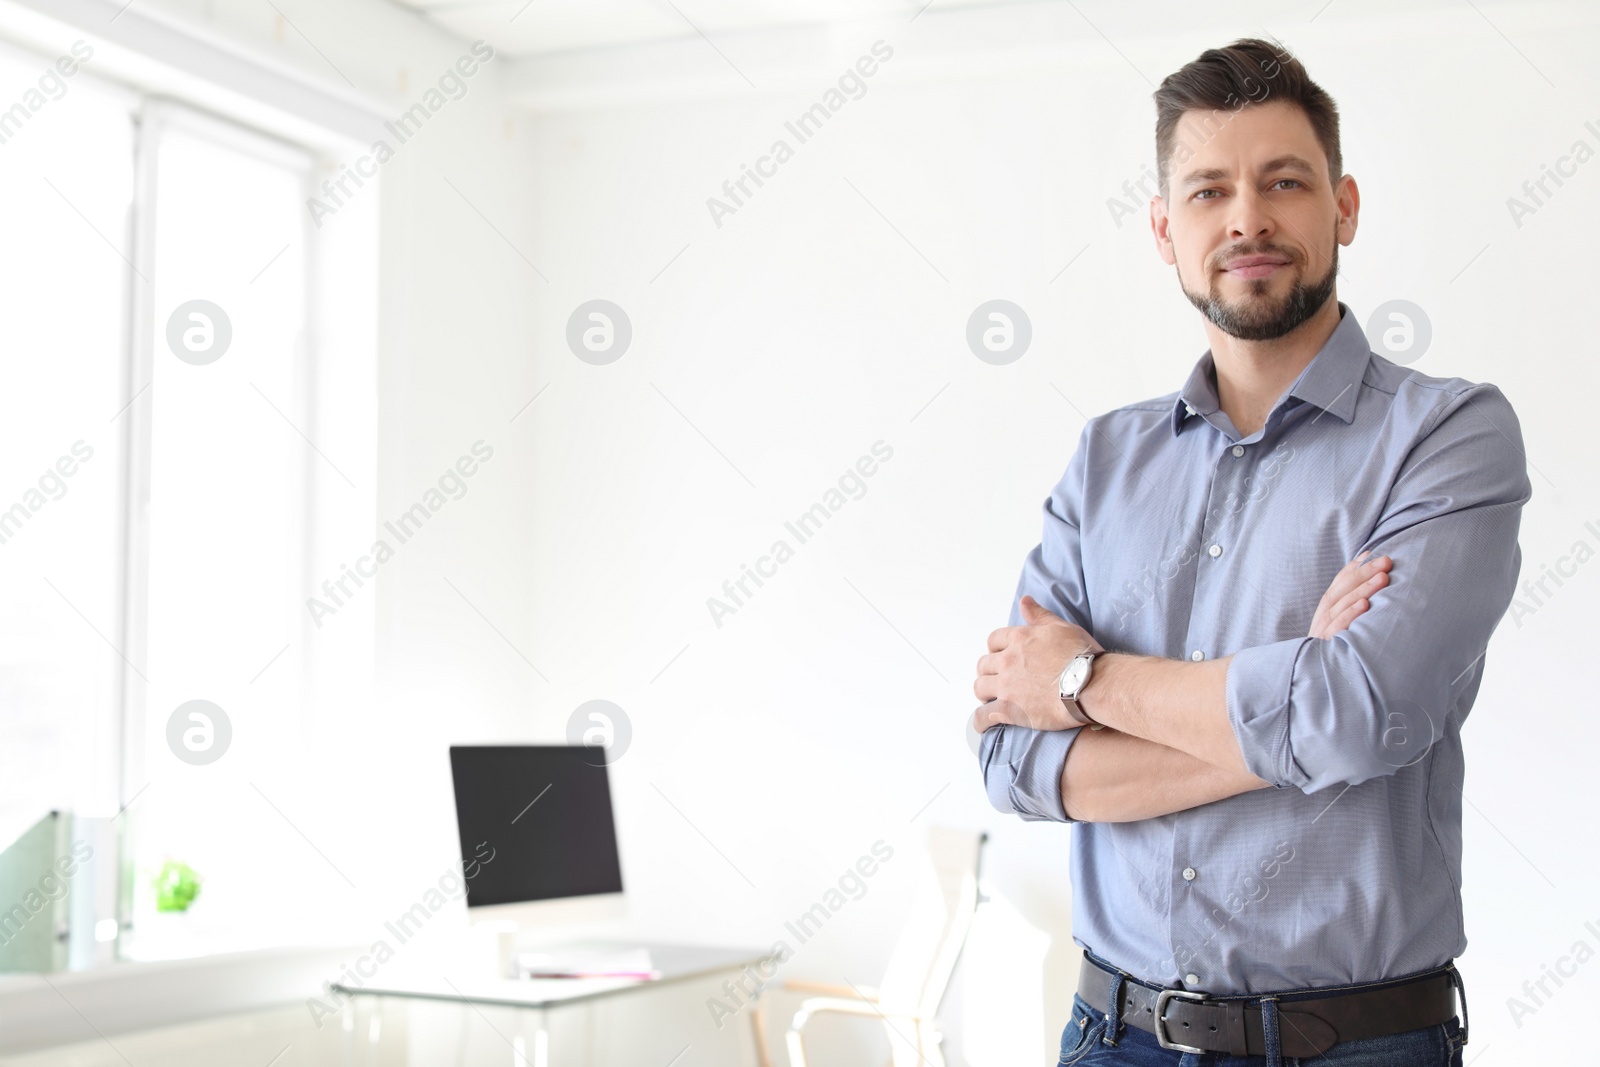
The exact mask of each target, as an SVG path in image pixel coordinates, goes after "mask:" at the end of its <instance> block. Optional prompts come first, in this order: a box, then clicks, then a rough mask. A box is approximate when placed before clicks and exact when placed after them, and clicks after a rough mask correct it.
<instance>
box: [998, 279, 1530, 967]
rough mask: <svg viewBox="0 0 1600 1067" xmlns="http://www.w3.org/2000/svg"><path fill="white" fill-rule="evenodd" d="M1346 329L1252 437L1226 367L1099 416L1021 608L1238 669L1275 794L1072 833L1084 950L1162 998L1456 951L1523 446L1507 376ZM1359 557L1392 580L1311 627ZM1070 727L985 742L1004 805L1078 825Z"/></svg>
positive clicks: (1233, 706) (1231, 704)
mask: <svg viewBox="0 0 1600 1067" xmlns="http://www.w3.org/2000/svg"><path fill="white" fill-rule="evenodd" d="M1339 311H1340V315H1341V318H1340V320H1339V325H1338V326H1337V327H1336V328H1335V330H1334V331H1333V333H1332V335H1330V336H1329V338H1328V340H1327V342H1326V343H1325V344H1324V345H1323V346H1322V348H1321V349H1320V350H1319V351H1318V353H1317V355H1316V357H1315V358H1314V359H1313V360H1312V361H1311V362H1310V363H1309V364H1308V365H1307V366H1306V368H1305V370H1304V371H1303V372H1302V373H1301V374H1300V376H1299V377H1298V378H1297V379H1296V380H1295V382H1294V384H1293V385H1291V386H1290V387H1289V388H1288V390H1286V391H1285V393H1284V394H1283V396H1281V397H1280V398H1279V399H1278V402H1277V404H1276V405H1275V406H1274V407H1273V409H1272V412H1271V414H1270V415H1269V416H1268V417H1267V420H1266V424H1265V425H1264V426H1263V427H1262V428H1261V429H1260V430H1258V431H1256V432H1255V433H1252V434H1250V435H1248V436H1241V435H1240V433H1239V432H1238V430H1237V429H1236V428H1235V426H1234V425H1233V422H1232V420H1231V419H1229V417H1228V416H1227V414H1225V413H1224V412H1223V411H1222V410H1221V409H1220V408H1219V407H1218V403H1217V389H1216V380H1215V369H1214V365H1213V362H1212V355H1211V352H1210V351H1209V350H1207V351H1206V353H1205V354H1204V355H1203V356H1201V358H1200V360H1199V362H1198V363H1197V364H1196V365H1195V367H1194V370H1193V372H1192V373H1191V374H1190V376H1189V380H1188V382H1187V383H1186V384H1185V385H1184V387H1183V389H1182V390H1181V391H1180V392H1177V393H1168V394H1167V395H1166V396H1163V397H1160V398H1158V399H1155V400H1151V401H1147V402H1144V403H1138V404H1129V405H1128V406H1126V407H1122V408H1118V409H1117V410H1115V411H1111V412H1108V413H1106V414H1104V415H1100V416H1097V417H1095V418H1093V419H1090V420H1089V422H1088V424H1087V425H1086V426H1085V427H1084V429H1083V432H1082V435H1081V436H1080V438H1079V440H1078V449H1077V452H1076V453H1075V454H1074V455H1073V456H1072V459H1071V461H1070V463H1069V464H1068V465H1067V469H1066V473H1065V474H1064V475H1063V476H1062V478H1061V481H1060V482H1059V483H1057V485H1056V486H1055V488H1054V490H1052V491H1051V493H1050V496H1049V497H1048V498H1047V499H1046V500H1045V502H1044V535H1043V537H1042V539H1041V541H1040V543H1039V545H1038V547H1036V548H1035V549H1034V550H1033V551H1032V552H1031V553H1029V555H1028V556H1027V558H1026V560H1025V561H1024V563H1023V567H1022V576H1021V579H1020V580H1019V581H1018V583H1017V590H1016V594H1015V595H1014V596H1013V597H1012V600H1011V617H1010V625H1012V626H1017V625H1020V624H1021V622H1022V619H1021V608H1020V603H1019V602H1020V600H1021V598H1022V595H1023V594H1024V593H1031V594H1032V595H1033V596H1034V598H1035V599H1036V600H1038V601H1039V603H1041V604H1043V605H1044V606H1045V607H1047V608H1049V609H1050V610H1051V611H1053V612H1055V613H1056V614H1058V615H1060V616H1061V617H1062V618H1065V619H1068V620H1070V621H1072V622H1075V623H1077V624H1078V625H1080V626H1082V627H1083V628H1084V629H1086V630H1088V631H1089V633H1090V634H1092V635H1093V636H1094V637H1095V639H1096V640H1098V641H1099V642H1100V643H1101V644H1102V645H1103V646H1105V647H1106V648H1108V649H1110V650H1112V651H1120V652H1131V653H1136V654H1139V655H1148V656H1163V657H1167V658H1173V659H1189V660H1201V659H1207V658H1215V657H1219V656H1229V655H1231V656H1232V657H1233V659H1232V662H1231V663H1230V664H1229V665H1228V675H1227V685H1226V693H1227V713H1228V721H1229V723H1230V724H1231V725H1232V727H1233V731H1234V734H1235V736H1236V737H1237V738H1238V742H1239V746H1240V748H1241V749H1242V750H1243V753H1244V760H1245V764H1246V765H1247V766H1248V767H1249V769H1250V771H1251V772H1252V773H1253V774H1255V775H1257V776H1258V777H1260V778H1262V779H1264V780H1266V781H1268V782H1270V783H1272V784H1273V785H1274V786H1276V788H1272V789H1257V790H1254V791H1251V792H1247V793H1241V794H1239V795H1238V796H1233V797H1229V798H1227V799H1224V800H1220V801H1217V802H1215V803H1211V804H1203V805H1201V806H1199V807H1195V808H1190V809H1189V810H1187V811H1180V812H1176V813H1173V814H1170V815H1163V816H1160V817H1158V818H1153V819H1143V820H1138V821H1134V822H1121V823H1089V822H1077V823H1076V825H1075V826H1074V827H1073V832H1072V852H1071V865H1070V866H1071V873H1072V928H1073V940H1074V941H1076V942H1077V943H1078V944H1079V945H1082V946H1085V947H1087V948H1089V949H1091V950H1092V951H1093V952H1094V953H1095V954H1096V955H1098V956H1100V957H1101V958H1103V959H1106V960H1108V961H1110V962H1111V963H1113V964H1115V965H1116V966H1117V967H1119V968H1121V969H1122V970H1124V971H1126V972H1128V973H1130V974H1132V975H1134V976H1136V977H1138V978H1140V979H1142V980H1144V981H1147V982H1153V983H1156V984H1159V985H1165V986H1182V987H1185V988H1189V989H1196V990H1204V991H1209V992H1213V993H1218V994H1237V993H1263V992H1272V991H1277V990H1288V989H1305V988H1312V987H1320V986H1330V985H1341V984H1345V983H1351V982H1367V981H1376V980H1378V979H1383V978H1392V977H1397V976H1399V975H1404V974H1410V973H1413V972H1417V971H1422V970H1427V969H1430V968H1433V967H1438V966H1440V965H1442V964H1444V963H1445V962H1447V961H1449V960H1451V959H1453V958H1455V957H1457V956H1459V955H1460V954H1461V952H1462V951H1463V950H1464V949H1465V948H1466V944H1467V939H1466V930H1465V924H1464V922H1463V919H1462V911H1461V891H1460V890H1461V788H1462V774H1463V769H1464V768H1463V762H1462V754H1461V738H1460V732H1461V724H1462V722H1463V721H1464V720H1465V719H1466V717H1467V713H1468V711H1469V710H1470V709H1471V708H1472V704H1473V700H1474V698H1475V697H1476V696H1477V692H1478V686H1479V683H1480V682H1481V680H1482V677H1483V666H1484V651H1485V648H1486V646H1487V645H1488V642H1489V636H1490V634H1492V633H1493V632H1494V629H1495V626H1496V624H1497V623H1498V622H1499V621H1500V618H1501V616H1502V615H1503V614H1504V613H1505V611H1506V608H1507V607H1508V606H1509V604H1510V602H1511V598H1512V594H1513V590H1514V587H1515V584H1516V579H1517V572H1518V570H1519V569H1520V567H1521V563H1522V552H1521V549H1520V547H1519V546H1518V544H1517V531H1518V526H1519V523H1520V519H1521V511H1522V505H1523V504H1524V503H1525V502H1526V501H1527V500H1528V498H1529V496H1530V495H1531V493H1532V486H1531V484H1530V482H1529V480H1528V475H1527V470H1526V468H1527V461H1526V458H1525V457H1524V454H1523V446H1522V433H1521V428H1520V426H1519V424H1518V421H1517V417H1516V414H1515V413H1514V412H1513V411H1512V408H1511V405H1510V404H1509V403H1508V402H1507V400H1506V398H1505V396H1504V395H1503V394H1502V393H1501V392H1500V390H1499V389H1497V388H1496V387H1495V386H1493V385H1490V384H1487V383H1485V384H1478V383H1473V382H1469V381H1465V380H1463V379H1461V378H1435V377H1430V376H1429V375H1426V374H1422V373H1419V372H1418V371H1416V370H1413V369H1410V368H1407V367H1404V366H1400V365H1398V364H1396V363H1394V362H1392V361H1390V360H1388V359H1385V358H1384V357H1382V356H1379V355H1377V354H1375V353H1373V352H1372V351H1371V350H1370V349H1369V347H1368V345H1367V339H1366V337H1365V335H1364V334H1363V332H1362V329H1361V326H1360V324H1359V322H1358V321H1357V319H1356V316H1355V314H1354V313H1353V312H1352V311H1351V310H1350V309H1349V308H1348V307H1347V306H1345V305H1344V304H1343V303H1340V304H1339ZM1366 549H1372V550H1373V554H1374V555H1388V556H1389V557H1390V558H1391V559H1392V560H1393V568H1392V569H1391V571H1390V574H1389V577H1390V583H1389V585H1388V586H1387V587H1386V588H1385V589H1383V590H1381V591H1379V592H1378V593H1377V594H1375V595H1374V597H1373V598H1372V602H1371V606H1370V607H1369V608H1368V609H1367V611H1366V612H1364V613H1363V614H1362V615H1360V616H1358V617H1357V618H1356V619H1355V621H1354V622H1353V623H1352V624H1351V625H1350V627H1349V628H1348V629H1347V630H1345V631H1344V632H1343V633H1340V634H1337V635H1335V636H1333V637H1332V638H1329V639H1321V638H1312V637H1308V636H1307V634H1308V631H1309V630H1310V628H1311V622H1312V616H1313V614H1314V612H1315V610H1316V607H1317V603H1318V602H1319V601H1320V600H1321V598H1322V595H1323V593H1324V592H1325V591H1326V590H1327V588H1328V586H1329V584H1330V583H1331V582H1332V581H1333V578H1334V576H1335V575H1336V574H1337V573H1338V571H1339V570H1340V568H1341V567H1343V566H1344V565H1345V564H1346V563H1348V562H1349V561H1350V560H1351V559H1352V558H1354V557H1355V556H1356V555H1357V554H1359V553H1360V552H1362V551H1364V550H1366ZM1077 734H1078V731H1077V729H1071V730H1060V731H1039V730H1031V729H1027V728H1024V727H1019V726H996V727H991V728H990V729H989V730H988V731H986V732H985V733H984V735H983V741H982V744H981V746H980V748H979V763H980V766H981V768H982V771H983V776H984V783H985V787H986V789H987V791H988V795H989V799H990V801H991V803H993V805H994V806H995V807H996V808H998V809H999V810H1001V811H1004V812H1015V813H1016V814H1017V815H1019V816H1020V817H1021V818H1023V819H1026V820H1029V821H1035V820H1053V821H1056V822H1074V821H1075V820H1071V819H1069V818H1068V817H1067V815H1066V812H1065V811H1064V809H1063V807H1062V803H1061V789H1060V784H1061V773H1062V769H1063V767H1064V765H1065V763H1066V758H1067V751H1068V749H1069V748H1070V747H1071V746H1072V743H1073V741H1074V740H1075V739H1076V737H1077Z"/></svg>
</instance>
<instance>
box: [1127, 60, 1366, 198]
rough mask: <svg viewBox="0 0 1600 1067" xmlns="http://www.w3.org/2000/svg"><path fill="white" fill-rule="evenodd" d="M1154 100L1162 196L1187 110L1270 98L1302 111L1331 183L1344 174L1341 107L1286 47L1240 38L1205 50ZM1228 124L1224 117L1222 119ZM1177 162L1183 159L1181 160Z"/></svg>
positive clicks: (1164, 82) (1245, 104)
mask: <svg viewBox="0 0 1600 1067" xmlns="http://www.w3.org/2000/svg"><path fill="white" fill-rule="evenodd" d="M1154 97H1155V102H1156V172H1157V174H1158V176H1159V180H1160V183H1161V196H1162V198H1163V199H1165V198H1166V196H1167V178H1168V167H1169V165H1170V163H1171V160H1172V154H1173V152H1174V150H1175V148H1177V147H1179V146H1176V145H1175V144H1174V141H1175V140H1176V139H1177V134H1178V120H1179V119H1181V118H1182V117H1183V113H1184V112H1185V111H1195V110H1199V111H1212V112H1216V111H1219V110H1223V109H1226V110H1228V111H1230V112H1232V111H1238V110H1239V109H1240V108H1244V107H1249V106H1252V105H1256V104H1264V103H1266V102H1267V101H1269V100H1272V101H1284V102H1287V103H1290V104H1294V105H1295V106H1296V107H1298V108H1299V109H1300V110H1301V111H1303V112H1305V116H1306V118H1308V119H1309V120H1310V121H1311V129H1312V131H1313V132H1314V133H1315V134H1316V135H1317V140H1318V141H1319V142H1320V143H1321V145H1322V151H1323V153H1324V154H1325V155H1326V156H1327V157H1328V180H1329V183H1330V184H1331V183H1333V182H1337V181H1338V180H1339V178H1340V177H1341V176H1342V175H1343V174H1344V160H1343V159H1342V158H1341V155H1340V152H1339V109H1338V107H1337V106H1336V105H1335V104H1334V102H1333V97H1331V96H1329V95H1328V94H1327V93H1326V92H1324V91H1323V89H1322V86H1320V85H1318V84H1317V83H1316V82H1314V81H1312V80H1311V76H1310V75H1309V74H1307V73H1306V68H1305V67H1304V66H1302V65H1301V63H1300V61H1299V60H1298V59H1296V58H1295V57H1294V56H1293V55H1291V54H1290V53H1289V51H1288V49H1286V48H1283V47H1282V46H1281V45H1276V44H1272V43H1269V42H1267V41H1263V40H1261V39H1260V38H1257V37H1244V38H1240V39H1239V40H1237V41H1235V42H1233V43H1232V44H1230V45H1228V46H1227V47H1226V48H1208V49H1206V50H1205V51H1204V52H1201V53H1200V55H1199V57H1198V58H1197V59H1195V60H1194V61H1193V62H1191V63H1188V64H1185V65H1184V66H1183V67H1181V68H1180V69H1178V70H1176V71H1173V72H1172V73H1171V74H1169V75H1167V76H1166V77H1165V78H1164V79H1162V82H1161V87H1160V88H1159V89H1157V90H1156V91H1155V93H1154ZM1222 121H1223V122H1226V121H1227V120H1226V118H1224V119H1223V120H1222ZM1180 162H1181V160H1180Z"/></svg>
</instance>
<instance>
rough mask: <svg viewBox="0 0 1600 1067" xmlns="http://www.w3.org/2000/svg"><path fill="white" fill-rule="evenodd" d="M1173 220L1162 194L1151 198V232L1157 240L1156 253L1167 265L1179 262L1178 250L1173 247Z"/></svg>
mask: <svg viewBox="0 0 1600 1067" xmlns="http://www.w3.org/2000/svg"><path fill="white" fill-rule="evenodd" d="M1171 222H1172V220H1171V219H1170V218H1169V217H1168V215H1167V202H1166V201H1165V200H1163V199H1162V198H1161V197H1160V196H1152V197H1151V198H1150V233H1151V235H1152V236H1153V237H1154V238H1155V241H1156V254H1157V255H1159V256H1160V257H1161V261H1162V262H1163V263H1165V264H1166V265H1167V266H1169V267H1171V266H1175V265H1176V264H1177V262H1178V253H1177V250H1176V249H1174V248H1173V247H1172V233H1171Z"/></svg>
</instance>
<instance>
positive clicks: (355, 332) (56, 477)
mask: <svg viewBox="0 0 1600 1067" xmlns="http://www.w3.org/2000/svg"><path fill="white" fill-rule="evenodd" d="M51 66H52V61H50V60H48V59H44V58H37V59H36V58H33V57H30V56H26V55H21V56H10V55H0V114H3V108H4V107H5V106H6V104H7V102H8V101H10V100H19V99H23V98H24V94H26V93H28V91H29V88H30V87H35V88H37V87H38V85H39V79H40V77H41V74H42V72H45V71H47V70H48V69H50V68H51ZM58 81H60V79H58ZM61 84H64V85H65V86H66V89H65V90H64V91H63V92H61V94H60V95H59V96H53V95H52V94H50V93H45V94H44V97H43V98H44V99H45V100H46V103H45V105H44V106H43V107H40V108H38V109H37V110H34V109H31V108H29V109H26V110H27V111H28V117H27V119H26V121H24V122H22V123H21V124H20V125H16V124H13V126H12V127H7V125H6V123H5V122H4V121H3V119H0V134H4V135H5V137H6V139H5V140H4V141H0V164H3V165H0V191H3V192H4V193H5V194H6V195H7V196H8V197H9V198H10V199H9V201H8V202H9V203H12V204H25V205H31V208H30V210H28V211H13V212H10V213H9V214H10V215H12V216H14V219H13V222H12V225H10V226H8V233H7V240H6V241H4V242H0V281H3V282H4V283H5V284H6V286H7V290H6V291H7V293H8V295H9V296H11V297H13V298H14V299H8V301H7V304H8V306H9V307H10V308H11V309H13V310H9V311H8V314H7V317H6V320H5V321H4V325H3V328H4V330H5V331H6V332H5V338H6V341H7V342H8V348H10V349H11V351H12V352H13V353H15V355H14V356H13V357H12V358H11V359H10V360H8V363H9V365H10V369H11V373H10V374H9V375H8V384H9V385H10V386H11V388H9V389H7V390H5V391H4V392H3V394H0V396H3V399H0V420H3V425H4V430H3V432H4V434H5V442H6V447H5V448H4V449H0V509H9V510H5V511H3V513H0V595H3V596H4V597H5V602H6V603H7V604H8V605H10V606H11V607H12V609H13V610H12V611H11V612H9V613H8V616H7V618H6V619H5V620H4V621H3V622H0V628H3V629H0V686H3V687H4V688H3V689H0V700H3V701H4V706H3V712H4V714H3V717H0V745H4V746H6V748H7V749H8V750H9V751H11V752H12V753H13V755H14V757H15V758H14V759H8V761H7V763H8V767H12V768H14V769H13V770H8V773H7V774H6V775H5V776H3V777H0V836H4V837H5V838H6V840H8V841H9V840H10V838H11V837H14V836H15V834H16V833H18V832H20V831H21V830H23V829H25V828H26V827H27V826H28V825H31V824H32V823H33V822H34V821H36V820H37V819H38V818H39V817H41V816H42V815H43V814H44V813H45V812H46V811H47V810H48V809H49V808H51V807H56V808H62V809H67V810H73V811H76V812H79V813H82V814H90V815H106V816H110V815H115V814H116V813H117V812H118V810H119V807H121V806H123V805H126V810H125V811H124V812H123V814H122V815H121V816H119V817H118V823H119V824H120V826H119V829H120V831H121V834H122V839H121V848H122V851H123V854H122V857H121V862H122V864H123V867H124V873H125V876H124V880H123V883H124V899H123V901H122V903H121V905H120V910H119V917H120V918H121V919H122V920H124V923H125V926H124V929H123V931H122V935H121V937H120V939H119V954H120V955H122V956H124V957H131V958H141V959H151V958H166V957H176V956H188V955H195V954H200V953H209V952H223V951H236V950H243V949H249V948H257V947H266V946H272V945H284V944H306V943H316V942H319V941H327V940H330V939H332V938H335V937H337V936H338V931H339V930H340V929H347V928H348V923H349V920H350V917H351V915H352V914H353V913H354V910H355V908H356V906H357V904H358V903H359V900H358V898H357V897H356V895H355V894H354V893H352V892H351V889H350V885H349V884H348V880H347V879H346V877H345V875H344V873H343V872H341V871H340V870H339V869H338V868H336V867H334V866H333V865H332V863H331V862H330V861H328V860H327V859H326V858H324V857H322V856H319V854H318V853H319V844H318V842H321V843H322V844H323V845H324V846H326V847H328V848H331V847H332V846H331V844H330V842H331V841H332V839H333V838H334V837H335V836H337V835H335V834H330V833H326V832H323V831H321V830H319V829H318V827H319V826H326V823H325V822H324V817H325V816H326V814H327V807H326V805H327V804H328V803H330V801H329V798H328V796H327V793H326V791H325V788H324V787H325V786H326V784H327V780H328V778H329V777H332V776H328V775H319V774H318V773H317V772H316V770H315V768H316V767H317V766H329V765H337V763H338V762H339V761H340V760H341V759H342V758H343V756H344V755H345V754H346V753H347V752H348V751H349V744H350V743H351V742H350V741H349V740H348V739H351V738H353V737H355V736H357V735H358V734H359V730H360V729H361V727H362V726H363V725H364V724H365V723H366V722H367V719H366V716H367V715H368V714H370V712H369V710H368V706H367V700H368V699H369V696H370V679H371V656H372V648H373V635H372V626H373V618H374V603H373V602H374V599H375V597H374V593H373V591H372V590H371V589H370V588H368V589H366V590H364V595H362V596H358V597H354V598H351V600H350V602H349V603H346V604H344V605H342V606H341V608H340V610H339V612H338V614H337V616H336V617H334V618H332V619H324V620H322V625H321V626H318V625H317V621H316V620H314V619H313V617H312V616H311V615H310V613H309V612H308V610H307V607H306V600H307V598H308V597H309V596H312V595H314V593H315V592H316V590H317V589H318V587H320V585H321V584H322V581H323V579H325V578H327V577H335V578H337V577H338V576H339V574H340V566H339V565H340V563H341V562H347V561H349V560H351V559H353V558H354V557H355V556H356V555H359V553H360V552H361V551H364V550H365V548H366V546H367V545H369V544H370V542H371V539H372V529H373V515H374V514H375V510H376V509H375V504H374V501H375V482H376V476H375V466H376V455H375V439H376V377H375V371H376V355H375V352H376V329H375V321H376V315H375V308H376V213H377V195H376V191H375V190H373V191H370V194H369V196H368V197H367V198H366V199H365V200H364V201H361V202H357V203H353V204H351V205H348V206H347V207H345V208H343V209H341V211H340V212H339V214H338V216H337V217H336V218H335V219H332V220H324V224H323V225H322V226H320V227H318V226H316V225H314V223H313V221H312V220H311V218H310V216H309V215H308V213H307V209H306V200H307V197H308V195H309V192H310V190H311V188H312V187H313V185H314V183H317V182H320V181H321V180H322V178H323V176H324V173H325V172H326V170H328V169H329V168H330V166H331V164H330V162H329V161H328V160H327V159H326V158H324V157H323V156H321V155H319V154H318V152H317V151H315V150H312V149H308V148H305V147H301V146H297V145H294V144H290V143H288V142H286V141H283V140H279V139H276V138H274V137H271V136H267V135H265V134H263V133H261V132H259V131H255V130H251V129H246V128H245V127H243V126H241V125H239V124H236V123H233V122H230V121H227V120H224V119H222V118H219V117H216V116H212V115H205V114H201V113H199V112H196V111H194V110H191V109H189V108H186V107H184V106H182V105H180V104H177V103H174V102H170V101H162V100H151V99H140V98H139V97H138V96H136V95H135V94H132V93H128V92H125V91H121V90H118V89H116V88H115V87H111V86H106V85H100V84H96V83H95V82H94V81H93V79H92V78H90V77H89V76H88V75H87V74H83V73H79V74H77V75H76V76H75V77H73V78H71V79H69V80H65V81H63V82H61ZM53 86H54V83H52V88H53ZM191 701H205V702H208V705H209V706H210V707H214V708H217V709H221V710H220V713H212V712H209V711H207V712H206V713H205V714H204V715H202V716H201V717H200V718H195V717H194V716H193V714H192V712H193V711H194V710H195V708H196V707H197V706H192V705H190V702H191ZM198 707H202V708H204V707H206V706H198ZM341 739H343V740H341ZM168 860H172V861H177V862H180V863H182V864H185V865H187V866H188V867H190V868H191V869H192V870H193V871H194V872H196V873H197V874H198V876H199V878H200V879H201V890H200V893H199V895H198V896H197V897H196V898H195V901H194V903H193V905H192V906H191V907H190V908H189V909H188V910H187V911H184V912H167V911H162V910H160V909H159V908H158V907H157V892H156V889H155V885H154V879H155V876H156V874H157V872H158V871H159V869H160V868H161V866H162V865H163V864H164V863H166V862H167V861H168ZM129 875H131V877H129Z"/></svg>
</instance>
